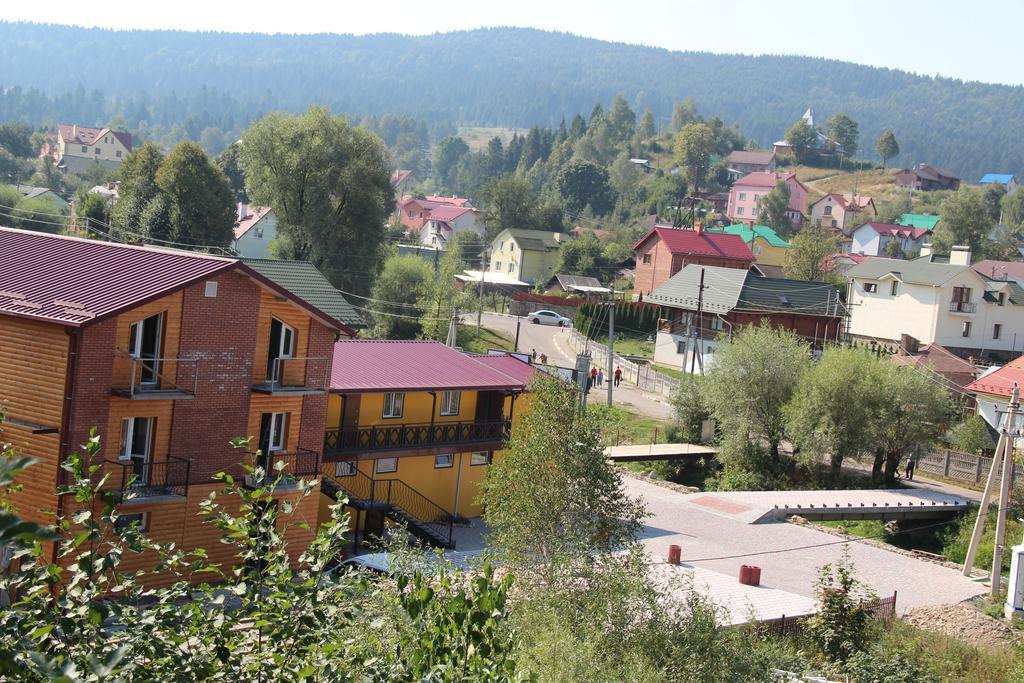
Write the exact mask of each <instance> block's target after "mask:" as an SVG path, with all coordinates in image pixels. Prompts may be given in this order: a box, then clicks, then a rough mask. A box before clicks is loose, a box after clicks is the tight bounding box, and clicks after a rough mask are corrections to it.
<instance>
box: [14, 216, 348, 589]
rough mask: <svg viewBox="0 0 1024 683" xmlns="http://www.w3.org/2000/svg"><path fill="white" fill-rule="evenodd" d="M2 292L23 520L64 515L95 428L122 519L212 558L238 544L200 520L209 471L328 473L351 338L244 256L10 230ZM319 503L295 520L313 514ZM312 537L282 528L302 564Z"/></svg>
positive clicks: (305, 504) (303, 508) (140, 560)
mask: <svg viewBox="0 0 1024 683" xmlns="http://www.w3.org/2000/svg"><path fill="white" fill-rule="evenodd" d="M0 283H3V284H2V285H0V400H2V401H4V402H6V414H5V416H4V418H3V422H2V423H0V428H2V438H3V440H4V441H8V442H10V443H12V444H13V445H14V446H15V447H16V448H17V449H18V450H19V452H20V453H22V454H24V455H29V456H32V457H34V458H36V459H38V460H39V463H38V464H36V465H34V466H32V467H31V468H30V469H29V470H28V471H27V472H26V473H25V474H24V475H22V476H21V477H20V482H19V483H21V484H23V485H24V489H23V490H22V491H20V492H18V493H15V494H14V495H13V496H12V497H11V500H12V502H13V503H14V504H15V506H16V507H17V509H18V511H19V513H20V514H21V515H22V516H24V517H25V518H27V519H31V520H33V521H37V522H40V523H52V522H53V519H54V517H53V514H54V513H53V512H52V511H56V513H57V514H68V513H69V512H70V510H69V506H70V505H73V502H71V501H69V500H67V499H66V497H58V496H57V495H56V488H57V486H58V485H60V484H61V483H64V482H65V478H64V477H65V476H66V473H65V472H63V470H62V469H61V467H60V465H61V463H62V461H63V459H64V458H65V457H66V456H67V454H69V453H71V452H72V451H74V450H77V449H78V448H79V446H80V445H81V444H83V443H85V442H86V441H87V440H88V438H89V430H90V429H92V428H96V429H97V430H98V432H99V433H100V436H101V440H100V450H99V453H98V455H97V461H96V462H95V464H97V465H99V470H98V473H97V477H99V476H104V475H105V476H106V477H107V479H106V483H105V487H106V488H108V489H110V490H111V491H112V492H113V493H114V495H115V498H116V499H117V500H119V501H120V504H119V510H118V512H119V514H120V515H122V519H124V520H125V521H134V522H137V523H139V524H140V525H141V526H142V527H143V528H144V529H145V531H146V532H147V533H148V535H149V536H150V537H151V538H152V539H153V540H155V541H157V542H161V543H166V542H170V541H174V542H176V543H177V544H178V546H179V547H180V548H183V549H190V548H196V547H202V548H205V549H206V550H207V551H208V552H209V554H210V556H211V559H213V560H214V561H217V562H223V563H228V562H231V560H232V559H233V558H232V557H231V556H230V555H229V554H228V553H230V552H231V550H230V548H229V546H226V545H224V544H222V543H220V542H219V540H218V539H219V532H218V531H217V530H216V529H214V528H213V527H212V526H210V525H204V524H202V523H201V522H200V519H199V517H198V511H199V503H200V501H202V500H203V499H204V498H206V497H207V496H208V495H209V494H210V492H212V491H214V490H215V489H217V488H219V485H218V484H215V483H214V482H213V481H212V479H211V477H212V476H213V475H214V474H216V473H217V472H222V471H223V472H228V473H231V474H233V475H235V476H236V477H237V478H239V479H242V480H244V481H246V482H247V484H248V485H254V484H257V483H260V482H254V481H252V477H251V476H249V477H247V476H246V472H245V470H244V468H243V467H242V463H249V464H253V465H255V464H259V465H260V466H262V467H263V468H264V469H267V470H269V471H271V472H273V468H274V464H275V463H276V462H278V461H280V462H283V463H284V465H285V470H284V471H285V473H286V474H287V475H288V476H289V477H291V478H297V477H302V476H310V477H315V476H317V475H318V473H319V470H320V462H321V459H320V454H321V450H322V446H323V434H324V425H325V416H326V413H327V384H328V380H329V377H330V372H331V363H332V349H333V345H334V342H335V341H336V340H337V339H338V338H339V336H351V335H352V334H354V333H353V332H352V330H351V329H350V328H348V327H346V326H345V325H344V324H343V323H342V322H340V321H338V320H337V319H336V318H335V317H333V316H332V315H330V314H328V313H325V312H324V311H323V310H322V309H320V308H318V307H316V306H314V305H312V304H311V303H309V302H308V301H306V300H305V299H303V298H300V297H298V296H296V295H295V294H294V293H293V292H292V291H289V290H288V289H286V288H284V287H282V286H281V285H279V284H277V283H276V282H274V281H273V280H271V279H269V278H267V277H265V276H264V275H262V274H260V273H259V272H257V271H256V270H255V269H253V268H251V267H250V266H248V265H246V264H245V263H243V262H241V261H239V260H235V259H225V258H218V257H212V256H207V255H203V254H194V253H184V252H175V251H166V250H160V249H152V248H145V247H133V246H124V245H117V244H110V243H105V242H97V241H90V240H82V239H77V238H69V237H59V236H54V235H47V234H42V233H34V232H27V231H21V230H12V229H8V228H0ZM236 437H252V442H251V443H250V445H249V447H247V448H243V449H238V448H234V447H233V446H232V445H231V440H232V439H234V438H236ZM257 449H259V450H260V451H262V453H264V454H265V455H264V456H261V457H260V458H259V460H257V458H256V456H255V453H254V452H255V451H256V450H257ZM289 497H291V498H294V497H295V495H294V487H291V488H289V487H281V488H280V489H278V490H277V491H276V492H275V493H274V498H275V499H277V500H278V501H280V500H283V499H288V498H289ZM317 505H318V501H317V500H316V498H315V497H311V498H306V499H304V500H303V501H302V502H301V503H300V504H299V508H300V509H299V510H298V514H299V515H300V516H302V517H305V518H306V519H309V520H315V518H316V514H317ZM48 511H49V512H48ZM313 533H314V529H313V528H312V527H311V528H310V529H308V530H300V529H290V530H289V531H288V534H287V536H288V540H289V544H290V548H291V551H292V552H293V557H294V558H297V557H298V554H299V553H301V551H302V550H303V549H304V547H305V545H306V544H308V541H309V540H310V539H311V538H312V535H313ZM150 560H151V558H146V557H144V556H142V557H140V556H130V557H126V558H125V560H124V564H123V565H122V566H123V567H124V568H126V569H134V568H137V567H143V566H146V565H147V563H148V562H149V561H150ZM159 581H160V579H159V577H151V579H150V582H151V583H159Z"/></svg>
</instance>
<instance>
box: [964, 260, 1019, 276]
mask: <svg viewBox="0 0 1024 683" xmlns="http://www.w3.org/2000/svg"><path fill="white" fill-rule="evenodd" d="M971 268H973V269H974V270H975V271H977V272H979V273H981V274H982V275H984V276H985V277H988V278H992V279H993V280H1024V263H1021V262H1019V261H994V260H992V259H985V260H984V261H978V262H977V263H975V264H974V265H973V266H971Z"/></svg>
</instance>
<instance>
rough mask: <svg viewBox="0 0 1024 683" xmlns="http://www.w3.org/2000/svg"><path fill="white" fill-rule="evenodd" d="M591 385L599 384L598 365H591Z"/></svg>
mask: <svg viewBox="0 0 1024 683" xmlns="http://www.w3.org/2000/svg"><path fill="white" fill-rule="evenodd" d="M590 386H592V387H593V386H597V366H596V365H591V366H590Z"/></svg>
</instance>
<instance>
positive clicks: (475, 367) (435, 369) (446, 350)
mask: <svg viewBox="0 0 1024 683" xmlns="http://www.w3.org/2000/svg"><path fill="white" fill-rule="evenodd" d="M516 362H517V363H519V362H521V361H516ZM516 374H517V375H518V374H520V373H516ZM525 388H526V382H525V381H523V379H522V377H521V376H520V377H517V376H513V375H510V374H507V373H505V372H503V371H502V370H500V369H498V368H496V367H493V366H492V364H491V363H490V362H482V361H481V359H480V357H479V356H472V355H469V354H466V353H463V352H462V351H458V350H456V349H453V348H451V347H449V346H445V345H444V344H442V343H440V342H436V341H398V340H385V339H353V340H350V341H339V342H337V343H336V344H335V345H334V362H333V364H332V367H331V391H333V392H336V393H368V392H382V391H435V390H436V391H456V390H466V391H469V390H474V389H477V390H498V389H509V390H514V391H521V390H523V389H525Z"/></svg>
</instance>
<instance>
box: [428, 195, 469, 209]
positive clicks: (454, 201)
mask: <svg viewBox="0 0 1024 683" xmlns="http://www.w3.org/2000/svg"><path fill="white" fill-rule="evenodd" d="M424 199H425V200H427V201H428V202H433V203H434V204H444V205H446V206H467V205H468V204H469V200H468V199H466V198H465V197H438V196H435V195H429V194H428V195H427V196H426V197H424Z"/></svg>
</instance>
